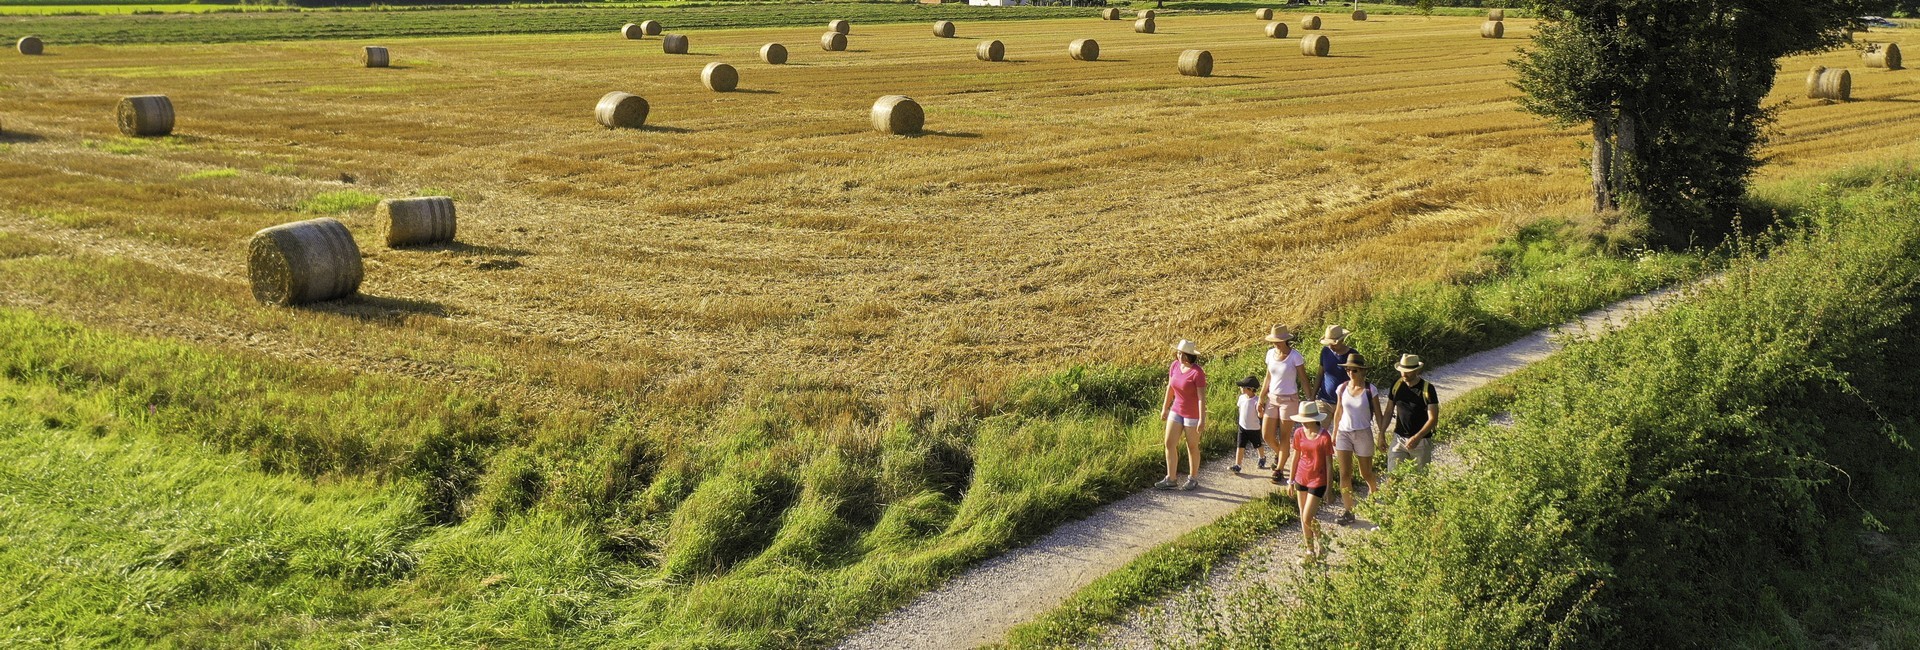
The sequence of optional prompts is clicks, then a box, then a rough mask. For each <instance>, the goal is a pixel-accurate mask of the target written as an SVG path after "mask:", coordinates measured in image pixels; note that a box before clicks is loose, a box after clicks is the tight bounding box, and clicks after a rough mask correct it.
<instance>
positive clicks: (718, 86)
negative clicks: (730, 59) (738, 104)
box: [700, 61, 740, 93]
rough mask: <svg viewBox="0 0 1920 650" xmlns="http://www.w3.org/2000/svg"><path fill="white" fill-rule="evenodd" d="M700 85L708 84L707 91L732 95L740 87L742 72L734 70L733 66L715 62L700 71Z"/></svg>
mask: <svg viewBox="0 0 1920 650" xmlns="http://www.w3.org/2000/svg"><path fill="white" fill-rule="evenodd" d="M700 83H703V84H706V85H707V90H711V91H713V92H716V93H730V92H733V89H735V88H739V87H740V71H738V70H735V69H733V66H731V65H727V64H725V63H721V62H719V61H714V62H713V63H709V64H707V67H706V68H703V69H701V70H700Z"/></svg>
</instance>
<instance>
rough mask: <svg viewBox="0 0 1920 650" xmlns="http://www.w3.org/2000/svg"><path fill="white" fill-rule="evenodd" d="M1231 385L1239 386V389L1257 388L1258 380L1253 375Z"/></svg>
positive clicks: (1258, 385)
mask: <svg viewBox="0 0 1920 650" xmlns="http://www.w3.org/2000/svg"><path fill="white" fill-rule="evenodd" d="M1233 385H1235V386H1239V387H1241V388H1259V387H1260V378H1259V377H1255V376H1253V375H1247V376H1245V377H1242V378H1240V381H1236V382H1233Z"/></svg>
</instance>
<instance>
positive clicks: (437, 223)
mask: <svg viewBox="0 0 1920 650" xmlns="http://www.w3.org/2000/svg"><path fill="white" fill-rule="evenodd" d="M373 220H374V221H375V222H377V223H379V224H380V226H381V227H383V228H386V229H387V247H388V248H400V247H402V246H422V245H427V244H444V243H447V242H450V241H453V238H454V233H455V231H457V230H458V229H459V218H458V217H457V216H456V215H455V213H454V208H453V197H447V196H423V197H418V198H411V199H386V200H384V201H381V202H380V204H379V205H377V206H375V207H374V209H373Z"/></svg>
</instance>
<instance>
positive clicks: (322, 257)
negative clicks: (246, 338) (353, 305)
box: [247, 218, 364, 305]
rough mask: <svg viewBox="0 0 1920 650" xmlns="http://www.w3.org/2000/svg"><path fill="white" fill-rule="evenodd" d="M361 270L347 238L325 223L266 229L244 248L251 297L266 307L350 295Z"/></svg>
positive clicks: (333, 222) (335, 226)
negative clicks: (267, 305) (251, 291)
mask: <svg viewBox="0 0 1920 650" xmlns="http://www.w3.org/2000/svg"><path fill="white" fill-rule="evenodd" d="M363 273H364V269H363V268H362V266H361V263H360V247H359V246H358V245H356V244H354V242H353V233H351V232H348V231H347V227H346V226H345V225H342V224H341V223H340V222H339V221H336V220H334V219H331V218H321V219H312V220H309V221H296V222H293V223H288V224H281V225H278V226H273V227H271V228H266V229H264V230H261V231H259V232H256V233H254V234H253V239H252V240H251V241H249V242H248V243H247V278H248V280H250V281H251V282H252V285H253V297H254V298H255V299H256V300H259V301H260V302H263V303H267V304H271V305H304V304H308V303H315V302H322V301H326V300H333V299H335V298H344V297H347V296H350V295H353V294H354V292H357V291H359V290H360V280H361V277H362V274H363Z"/></svg>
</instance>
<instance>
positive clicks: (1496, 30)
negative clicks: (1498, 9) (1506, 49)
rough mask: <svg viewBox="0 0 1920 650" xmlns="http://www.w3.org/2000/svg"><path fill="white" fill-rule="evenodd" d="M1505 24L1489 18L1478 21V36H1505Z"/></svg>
mask: <svg viewBox="0 0 1920 650" xmlns="http://www.w3.org/2000/svg"><path fill="white" fill-rule="evenodd" d="M1506 37H1507V24H1506V23H1503V22H1497V21H1492V20H1489V21H1487V22H1484V23H1480V38H1506Z"/></svg>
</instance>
